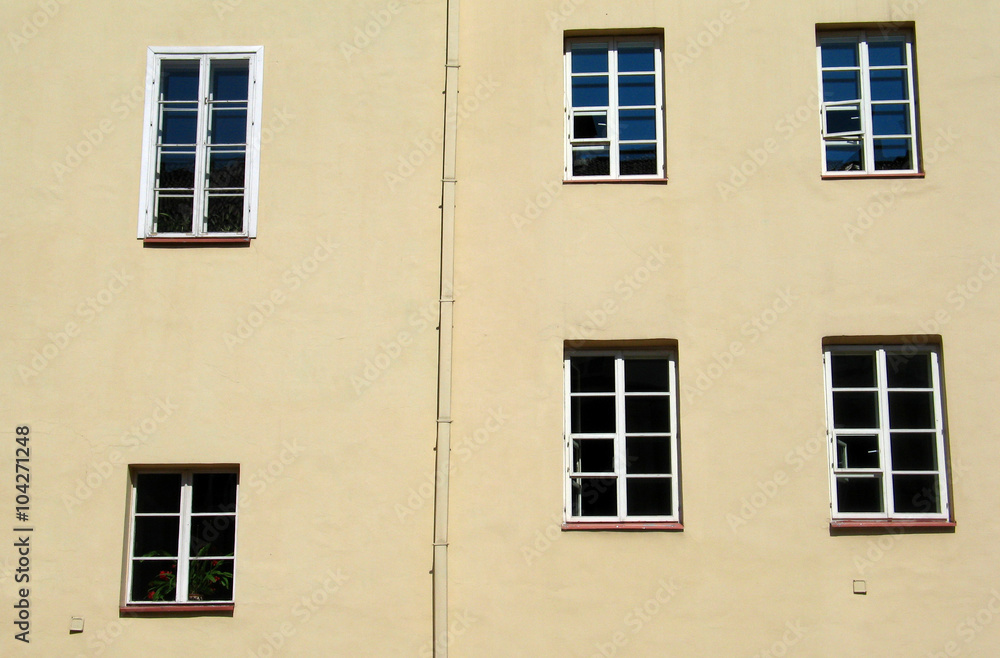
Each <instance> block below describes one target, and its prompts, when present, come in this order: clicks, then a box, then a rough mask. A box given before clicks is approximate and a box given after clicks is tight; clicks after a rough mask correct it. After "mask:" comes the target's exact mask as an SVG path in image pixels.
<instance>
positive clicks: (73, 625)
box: [69, 617, 83, 633]
mask: <svg viewBox="0 0 1000 658" xmlns="http://www.w3.org/2000/svg"><path fill="white" fill-rule="evenodd" d="M69 632H70V633H82V632H83V617H70V618H69Z"/></svg>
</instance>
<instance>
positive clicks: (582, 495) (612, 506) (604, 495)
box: [573, 478, 618, 516]
mask: <svg viewBox="0 0 1000 658" xmlns="http://www.w3.org/2000/svg"><path fill="white" fill-rule="evenodd" d="M617 486H618V483H617V481H616V480H615V479H614V478H574V479H573V515H574V516H617V515H618V490H617V489H616V487H617Z"/></svg>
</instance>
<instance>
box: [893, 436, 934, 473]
mask: <svg viewBox="0 0 1000 658" xmlns="http://www.w3.org/2000/svg"><path fill="white" fill-rule="evenodd" d="M891 440H892V469H893V470H894V471H936V470H937V436H936V435H935V434H934V433H933V432H913V433H905V434H902V433H897V432H893V433H892V437H891Z"/></svg>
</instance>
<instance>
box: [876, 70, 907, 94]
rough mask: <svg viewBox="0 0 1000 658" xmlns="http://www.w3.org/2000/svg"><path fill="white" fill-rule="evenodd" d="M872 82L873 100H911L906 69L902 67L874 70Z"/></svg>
mask: <svg viewBox="0 0 1000 658" xmlns="http://www.w3.org/2000/svg"><path fill="white" fill-rule="evenodd" d="M871 84H872V100H874V101H906V100H910V88H909V84H908V81H907V76H906V71H904V70H902V69H897V70H888V71H872V72H871Z"/></svg>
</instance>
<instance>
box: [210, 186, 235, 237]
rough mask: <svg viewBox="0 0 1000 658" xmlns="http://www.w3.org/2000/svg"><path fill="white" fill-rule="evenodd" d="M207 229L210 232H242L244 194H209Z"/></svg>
mask: <svg viewBox="0 0 1000 658" xmlns="http://www.w3.org/2000/svg"><path fill="white" fill-rule="evenodd" d="M205 230H206V231H208V232H209V233H240V232H242V231H243V195H242V194H236V195H225V196H215V195H209V197H208V212H207V214H206V217H205Z"/></svg>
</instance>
